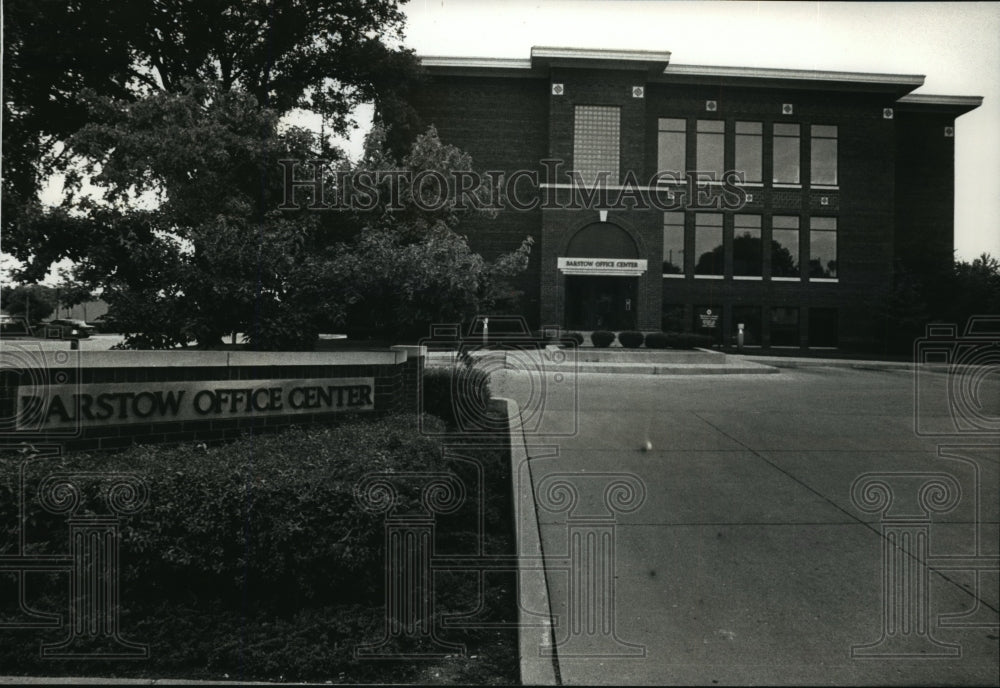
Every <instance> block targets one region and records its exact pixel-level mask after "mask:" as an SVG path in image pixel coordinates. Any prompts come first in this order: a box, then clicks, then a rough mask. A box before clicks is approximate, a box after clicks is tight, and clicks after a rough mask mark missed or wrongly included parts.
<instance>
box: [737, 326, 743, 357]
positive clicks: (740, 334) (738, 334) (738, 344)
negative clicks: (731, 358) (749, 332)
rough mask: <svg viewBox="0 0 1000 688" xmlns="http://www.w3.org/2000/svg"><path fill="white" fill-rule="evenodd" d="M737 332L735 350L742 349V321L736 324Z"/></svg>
mask: <svg viewBox="0 0 1000 688" xmlns="http://www.w3.org/2000/svg"><path fill="white" fill-rule="evenodd" d="M736 327H738V328H739V332H738V333H737V334H736V350H737V351H743V323H740V324H738V325H737V326H736Z"/></svg>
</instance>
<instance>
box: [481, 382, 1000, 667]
mask: <svg viewBox="0 0 1000 688" xmlns="http://www.w3.org/2000/svg"><path fill="white" fill-rule="evenodd" d="M495 382H496V386H497V393H498V394H501V395H504V396H508V397H510V398H513V399H515V400H517V401H518V403H519V404H520V405H521V406H522V408H523V409H524V419H525V432H526V441H527V445H528V452H529V454H530V455H531V456H532V457H534V458H533V460H532V481H533V487H534V488H535V491H536V493H540V497H541V499H540V502H539V505H538V518H539V523H540V525H539V528H540V532H541V541H542V549H543V552H544V556H545V564H546V578H547V583H548V589H549V593H550V597H551V602H552V612H553V614H554V615H555V622H556V625H555V629H554V635H555V641H556V645H557V664H558V670H559V673H560V675H561V680H562V681H563V682H564V683H566V684H607V685H622V684H696V685H712V684H716V683H718V684H721V685H727V684H730V685H731V684H738V685H749V684H784V685H791V684H797V685H802V684H806V685H811V684H816V685H862V684H867V685H889V684H905V685H913V684H922V685H927V684H934V685H955V684H959V685H996V684H997V683H998V676H1000V673H998V644H1000V641H998V631H997V619H998V617H997V609H998V599H997V597H998V594H997V573H996V572H995V571H994V572H985V573H983V574H981V575H980V578H979V582H978V584H977V580H976V575H975V574H974V573H971V572H969V571H963V570H947V571H946V570H943V565H942V564H941V562H942V559H941V556H942V555H959V554H961V555H971V554H975V553H976V547H977V544H976V540H977V539H978V542H979V545H978V547H979V552H980V554H985V555H992V558H993V560H994V561H995V558H996V556H997V553H998V552H997V548H998V542H1000V530H998V506H997V505H998V503H1000V502H998V493H1000V489H998V484H1000V478H998V464H1000V450H998V448H997V445H996V444H995V443H994V444H993V445H992V446H990V445H986V446H983V445H982V442H983V440H982V439H981V438H977V437H975V436H964V437H952V438H941V437H918V436H916V435H915V433H914V418H913V411H912V409H913V400H914V388H913V377H912V374H911V373H908V372H906V371H905V370H880V371H879V370H877V371H872V370H854V369H850V368H831V367H808V368H799V369H794V370H787V369H786V370H782V372H781V373H780V374H778V375H732V376H725V377H716V376H691V377H688V376H672V377H645V376H628V377H624V376H612V375H598V374H589V375H584V376H580V377H578V378H576V379H575V380H574V379H569V378H564V379H562V380H560V381H558V383H557V382H554V381H550V382H549V383H548V387H547V388H546V392H547V393H546V394H544V395H540V394H538V391H539V389H540V383H539V381H538V380H532V379H530V376H528V375H524V374H520V373H517V372H510V371H508V372H506V373H502V374H498V375H497V377H496V380H495ZM996 382H997V381H996V380H995V379H994V380H993V383H996ZM982 392H983V394H984V395H985V396H984V398H983V401H984V403H987V404H992V403H994V402H1000V386H996V385H995V384H994V386H993V387H989V386H987V387H984V388H983V389H982ZM543 399H544V407H542V400H543ZM941 408H943V409H944V410H943V411H941V413H942V414H943V415H942V418H941V419H939V420H944V419H945V415H944V414H946V413H947V409H946V407H941ZM993 408H994V409H996V408H1000V403H998V404H996V405H995V406H993ZM939 410H940V409H939ZM923 412H924V413H933V412H935V411H934V409H933V408H932V409H930V410H926V409H925V410H924V411H923ZM930 425H932V426H933V425H934V423H933V422H932V423H930ZM647 441H649V442H650V443H651V450H650V451H646V450H645V443H646V442H647ZM977 441H978V442H979V445H978V446H966V447H963V448H954V447H953V448H950V449H949V448H947V447H945V446H944V445H946V444H969V443H970V442H972V443H974V442H977ZM873 472H880V473H893V475H890V476H882V478H880V479H879V480H881V481H882V482H885V483H886V484H889V485H890V487H889V489H891V490H893V496H894V497H895V499H896V502H894V503H893V511H892V512H891V513H890V516H894V517H895V516H899V515H900V514H902V513H904V512H907V513H909V514H910V516H911V518H910V521H911V522H912V520H913V519H912V516H913V514H919V512H920V509H919V503H918V501H917V499H918V493H919V490H920V485H922V484H924V483H925V482H926V481H927V480H928V479H932V476H929V474H939V473H944V474H946V475H947V476H951V478H952V479H953V481H954V483H950V482H948V481H947V479H944V480H945V483H944V485H945V488H948V487H949V486H951V487H955V486H960V488H961V494H960V495H958V496H957V500H958V503H957V505H956V506H955V507H954V508H953V509H952V510H951V511H949V512H948V513H946V514H943V515H941V514H939V515H936V516H935V517H934V521H933V524H932V525H931V526H930V527H929V533H930V538H931V541H930V554H931V555H932V556H934V557H937V559H935V560H934V561H935V565H937V566H938V568H939V569H942V570H940V571H939V572H933V573H931V574H930V575H929V577H928V585H929V590H928V591H929V596H930V597H929V604H930V608H929V612H928V615H927V618H928V619H929V623H930V626H929V628H927V629H923V628H917V627H916V626H914V627H910V626H906V629H907V630H909V631H910V634H911V636H917V635H921V633H922V632H923V636H922V637H923V639H924V640H928V641H929V642H928V643H926V646H925V648H924V649H925V650H930V651H932V652H955V653H958V655H957V656H954V657H949V658H934V659H932V658H930V657H928V656H927V655H924V656H922V657H910V658H890V657H888V656H886V655H887V654H891V653H892V652H899V651H900V649H902V650H904V651H905V650H908V649H909V648H911V647H912V643H911V642H907V643H903V644H901V645H899V646H897V647H896V648H895V649H893V648H881V649H880V650H878V651H877V652H876V655H877V656H875V657H873V658H867V659H861V658H852V646H859V645H864V644H869V643H872V642H874V641H877V640H879V638H880V637H881V636H882V633H883V625H884V621H883V618H882V607H881V605H882V587H881V586H882V580H883V565H882V550H883V544H884V543H885V542H886V540H885V539H884V538H883V536H882V534H881V530H882V524H881V523H880V513H869V512H865V511H862V510H861V509H860V508H859V505H861V504H862V502H861V501H859V500H861V499H863V496H859V497H857V498H856V499H853V500H852V484H854V482H855V480H856V479H858V478H859V477H860V476H862V475H863V474H866V473H873ZM616 481H618V482H620V483H621V486H620V487H619V488H617V489H612V490H611V491H608V492H606V490H607V488H608V486H609V485H610V484H611V483H613V482H616ZM915 481H916V482H915ZM939 482H940V481H939ZM630 486H631V487H630ZM629 490H632V492H631V493H630V492H629ZM977 491H978V500H979V501H978V504H977ZM876 492H877V491H876ZM876 492H871V493H869V494H868V495H867V496H868V497H870V498H873V499H874V498H877V496H878V494H877V493H876ZM641 493H644V499H643V500H642V501H641V506H639V508H637V509H635V510H634V511H627V509H629V508H630V506H629V499H630V497H636V496H637V495H638V494H641ZM926 496H928V495H927V493H925V497H926ZM939 496H940V495H939ZM609 499H610V500H611V502H612V503H614V504H616V505H617V506H618V507H621V508H620V509H619V510H618V511H617V512H616V513H615V517H614V521H613V525H611V521H609V520H607V517H608V516H609V515H610V514H611V513H612V512H610V511H608V509H607V508H606V506H607V503H608V501H607V500H609ZM616 499H617V501H616ZM574 500H575V504H574V503H573V502H574ZM636 504H637V501H636V499H633V500H632V503H631V506H633V507H634V506H635V505H636ZM602 518H603V519H604V520H601V519H602ZM918 527H919V526H918ZM906 546H907V547H908V548H909V549H910V550H911V552H912V553H917V551H916V548H915V546H911V545H910V544H909V543H907V544H906ZM612 550H613V557H614V576H613V578H612V576H611V575H607V574H608V572H607V570H606V569H604V568H602V566H603V565H604V564H605V563H606V562H607V561H609V558H610V557H611V556H612ZM986 558H987V559H990V557H986ZM897 561H899V562H902V564H904V566H903V568H899V569H897V572H898V573H900V574H901V575H902V574H904V573H909V574H914V573H915V572H919V567H916V566H914V565H913V564H914V562H915V561H916V560H915V559H914V558H913V557H910V556H901V558H900V557H897ZM966 563H967V562H966ZM907 566H908V568H907ZM894 580H896V583H895V584H894V585H891V586H890V589H891V590H896V591H899V592H903V591H905V589H907V586H905V585H902V584H900V583H899V579H894ZM901 599H902V598H901ZM612 602H613V606H612V605H611V603H612ZM977 605H978V608H977ZM900 606H901V608H904V607H905V608H915V607H914V606H913V605H908V604H907V603H906V601H905V599H902V601H901V605H900ZM969 610H977V611H976V612H975V614H974V615H973V616H969V617H965V618H964V619H959V618H958V617H955V616H953V617H952V618H950V619H949V618H945V617H943V616H942V615H947V614H951V615H958V614H963V613H965V612H968V611H969ZM963 620H964V621H966V622H978V623H981V624H986V625H980V626H966V627H962V626H955V625H951V626H947V625H945V624H946V623H948V622H950V623H952V624H954V623H956V622H962V621H963ZM901 623H909V619H902V620H901ZM902 629H903V627H902V626H901V627H900V630H902ZM920 639H921V638H916V640H920ZM904 640H913V638H906V639H904ZM935 641H936V642H938V643H940V645H934V644H933V643H934V642H935ZM543 651H544V648H543ZM858 652H863V650H858Z"/></svg>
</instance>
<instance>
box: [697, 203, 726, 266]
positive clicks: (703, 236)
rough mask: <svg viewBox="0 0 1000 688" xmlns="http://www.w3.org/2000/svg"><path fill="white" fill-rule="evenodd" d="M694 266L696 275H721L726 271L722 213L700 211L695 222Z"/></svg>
mask: <svg viewBox="0 0 1000 688" xmlns="http://www.w3.org/2000/svg"><path fill="white" fill-rule="evenodd" d="M694 255H695V256H696V257H697V259H696V263H695V266H694V274H696V275H721V274H723V273H724V272H725V255H726V254H725V249H724V247H723V244H722V213H698V214H697V215H695V224H694Z"/></svg>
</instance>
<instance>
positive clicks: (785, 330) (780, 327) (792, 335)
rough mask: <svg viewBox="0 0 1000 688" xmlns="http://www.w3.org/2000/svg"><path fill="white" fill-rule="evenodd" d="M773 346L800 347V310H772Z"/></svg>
mask: <svg viewBox="0 0 1000 688" xmlns="http://www.w3.org/2000/svg"><path fill="white" fill-rule="evenodd" d="M771 346H799V309H798V308H795V307H787V306H781V307H778V308H772V309H771Z"/></svg>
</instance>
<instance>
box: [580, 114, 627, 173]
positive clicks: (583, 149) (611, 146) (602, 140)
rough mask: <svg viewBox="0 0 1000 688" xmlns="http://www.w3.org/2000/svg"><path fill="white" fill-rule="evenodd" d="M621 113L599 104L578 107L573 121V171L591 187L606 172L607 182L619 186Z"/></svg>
mask: <svg viewBox="0 0 1000 688" xmlns="http://www.w3.org/2000/svg"><path fill="white" fill-rule="evenodd" d="M620 140H621V110H620V108H617V107H607V106H601V105H577V106H576V114H575V117H574V120H573V169H574V170H575V171H576V172H579V173H580V175H581V177H582V178H583V181H584V183H586V184H593V183H594V181H595V180H596V179H597V176H598V173H600V172H607V173H608V176H607V183H608V184H617V183H618V160H619V152H620V151H619V148H620Z"/></svg>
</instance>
